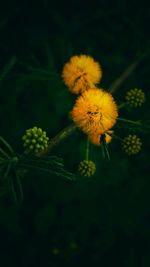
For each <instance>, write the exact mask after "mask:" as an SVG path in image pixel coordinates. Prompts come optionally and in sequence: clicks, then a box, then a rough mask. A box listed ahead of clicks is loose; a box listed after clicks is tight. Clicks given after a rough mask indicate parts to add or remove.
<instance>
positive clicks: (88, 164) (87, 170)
mask: <svg viewBox="0 0 150 267" xmlns="http://www.w3.org/2000/svg"><path fill="white" fill-rule="evenodd" d="M78 171H79V173H80V174H81V175H82V176H86V177H90V176H92V175H93V174H94V173H95V171H96V165H95V163H94V162H93V161H91V160H83V161H81V162H80V163H79V166H78Z"/></svg>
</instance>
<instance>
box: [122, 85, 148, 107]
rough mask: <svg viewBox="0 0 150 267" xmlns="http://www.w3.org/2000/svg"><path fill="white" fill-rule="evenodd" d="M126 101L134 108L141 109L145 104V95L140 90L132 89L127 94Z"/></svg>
mask: <svg viewBox="0 0 150 267" xmlns="http://www.w3.org/2000/svg"><path fill="white" fill-rule="evenodd" d="M126 100H127V103H128V104H129V105H130V106H131V107H132V108H137V107H140V106H142V104H143V103H144V102H145V93H144V92H143V91H142V90H141V89H138V88H134V89H131V90H129V91H128V92H127V94H126Z"/></svg>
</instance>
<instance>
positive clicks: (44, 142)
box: [22, 127, 49, 154]
mask: <svg viewBox="0 0 150 267" xmlns="http://www.w3.org/2000/svg"><path fill="white" fill-rule="evenodd" d="M22 140H23V145H24V147H25V152H26V153H33V154H37V153H39V152H41V151H43V150H44V149H45V148H47V146H48V140H49V138H48V137H47V136H46V132H45V131H43V130H42V129H41V128H37V127H33V128H31V129H28V130H26V133H25V135H24V136H23V137H22Z"/></svg>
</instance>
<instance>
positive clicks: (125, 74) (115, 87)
mask: <svg viewBox="0 0 150 267" xmlns="http://www.w3.org/2000/svg"><path fill="white" fill-rule="evenodd" d="M138 63H139V61H135V62H133V63H132V64H131V65H130V66H129V67H128V68H127V69H126V70H125V71H124V72H123V73H122V74H121V75H120V76H119V78H117V79H116V80H115V81H114V82H112V84H111V85H110V86H109V91H110V92H111V93H114V92H116V91H117V90H118V89H119V87H120V86H121V85H122V84H123V82H124V81H125V80H126V79H127V78H128V77H129V76H130V75H131V74H132V72H133V71H134V70H135V69H136V68H137V66H138Z"/></svg>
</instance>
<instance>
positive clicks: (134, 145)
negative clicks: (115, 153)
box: [122, 134, 142, 155]
mask: <svg viewBox="0 0 150 267" xmlns="http://www.w3.org/2000/svg"><path fill="white" fill-rule="evenodd" d="M141 146H142V142H141V140H140V138H139V137H137V136H136V135H131V134H130V135H128V136H127V137H125V138H124V139H123V142H122V148H123V150H124V151H125V153H127V154H128V155H134V154H137V153H138V152H139V151H140V150H141Z"/></svg>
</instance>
